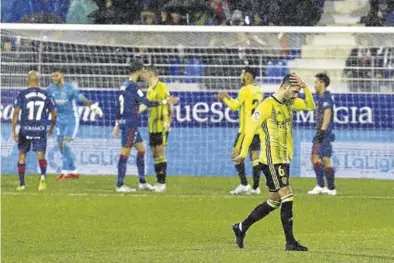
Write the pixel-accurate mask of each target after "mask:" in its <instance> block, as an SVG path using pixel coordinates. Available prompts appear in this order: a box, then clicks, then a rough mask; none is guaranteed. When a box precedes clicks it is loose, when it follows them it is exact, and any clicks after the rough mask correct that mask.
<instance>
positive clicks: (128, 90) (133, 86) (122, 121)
mask: <svg viewBox="0 0 394 263" xmlns="http://www.w3.org/2000/svg"><path fill="white" fill-rule="evenodd" d="M130 72H131V74H130V78H129V80H127V81H126V82H124V83H123V85H122V86H121V88H120V96H119V101H118V107H117V116H116V120H115V127H114V130H113V135H114V136H118V135H119V132H120V131H121V132H122V135H121V140H122V149H121V153H120V157H119V163H118V180H117V184H116V191H117V192H135V191H136V189H134V188H130V187H128V186H126V185H125V184H124V177H125V175H126V168H127V160H128V158H129V155H130V151H131V147H133V146H134V147H135V148H136V149H137V152H138V153H137V168H138V176H139V185H138V187H139V189H140V190H149V191H154V190H155V188H154V187H153V186H151V185H150V184H148V183H147V182H146V180H145V160H144V156H145V151H146V150H145V146H144V143H143V140H142V137H141V134H140V133H139V131H138V126H139V113H141V112H143V111H144V110H146V109H147V107H155V106H159V105H162V104H167V103H168V104H171V103H174V101H175V100H174V98H172V97H169V98H168V99H164V100H162V101H160V102H150V101H148V100H147V99H146V98H145V96H144V93H143V92H142V90H141V89H140V88H139V87H138V84H137V83H138V82H139V81H140V80H142V79H143V74H144V73H145V68H144V65H143V64H142V62H140V61H138V60H136V61H132V62H131V65H130Z"/></svg>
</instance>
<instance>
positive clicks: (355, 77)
mask: <svg viewBox="0 0 394 263" xmlns="http://www.w3.org/2000/svg"><path fill="white" fill-rule="evenodd" d="M363 44H364V45H363V47H360V48H353V49H352V51H351V53H350V56H349V57H348V59H347V60H346V67H345V69H344V73H345V75H346V77H348V78H349V80H348V83H349V90H350V91H371V88H372V82H371V78H372V77H373V75H374V74H373V71H374V69H373V66H374V65H373V64H372V63H373V62H372V61H373V57H374V56H375V55H376V49H374V48H369V47H368V46H369V45H367V44H366V43H363Z"/></svg>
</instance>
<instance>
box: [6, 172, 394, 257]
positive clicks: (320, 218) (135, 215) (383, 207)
mask: <svg viewBox="0 0 394 263" xmlns="http://www.w3.org/2000/svg"><path fill="white" fill-rule="evenodd" d="M1 179H2V186H1V190H2V195H1V201H2V206H1V212H2V217H1V219H2V240H1V241H2V242H1V248H2V251H1V254H2V255H1V256H2V262H4V263H8V262H18V263H19V262H24V263H25V262H29V263H30V262H39V263H45V262H51V263H53V262H56V263H58V262H59V263H61V262H72V263H78V262H84V263H86V262H106V263H109V262H117V263H119V262H122V263H123V262H204V263H208V262H226V263H227V262H248V263H249V262H297V263H303V262H335V263H337V262H357V263H359V262H394V249H393V241H394V238H393V236H394V227H393V226H394V209H393V208H394V181H378V180H355V179H339V180H337V186H338V189H339V195H338V196H336V197H332V196H307V195H306V191H307V190H308V189H309V188H311V187H313V185H314V180H312V179H293V180H292V184H293V189H294V192H295V204H294V224H295V235H296V238H297V239H300V240H301V243H302V244H305V245H307V246H308V247H309V249H310V251H309V252H306V253H305V252H286V251H284V237H283V231H282V227H281V223H280V217H279V211H275V212H273V213H272V214H270V215H269V216H268V217H266V218H265V219H263V220H262V221H260V222H258V223H257V224H255V225H254V226H253V227H252V228H251V229H250V231H249V232H248V235H247V237H246V240H245V249H243V250H240V249H238V248H237V247H236V245H235V243H234V236H233V233H232V231H231V228H230V227H231V225H232V224H233V223H234V222H237V221H240V220H241V219H243V218H244V217H245V216H247V215H248V213H249V212H250V211H251V210H252V209H253V208H254V207H255V206H256V205H258V204H259V203H260V202H261V201H263V200H265V199H266V198H267V196H268V195H267V194H266V193H265V192H264V194H262V195H261V196H239V197H233V196H229V195H228V194H227V193H228V190H231V189H232V188H233V187H234V186H236V185H237V182H238V181H237V178H236V177H223V178H219V177H169V178H168V185H167V187H168V191H167V192H166V193H136V194H127V195H123V194H117V193H115V192H114V181H115V177H108V176H87V177H82V178H81V179H80V180H72V181H62V182H57V181H56V179H55V177H54V176H50V177H49V178H48V187H49V188H48V190H47V191H46V192H43V193H38V192H37V184H38V177H37V176H27V185H28V187H29V188H28V189H27V190H26V191H24V192H21V193H19V192H16V190H15V187H16V185H17V181H18V179H17V177H16V176H9V175H3V176H1ZM126 179H127V180H128V182H133V183H134V184H133V183H130V184H131V185H135V181H136V178H135V177H127V178H126ZM149 180H150V181H151V182H152V181H153V178H151V177H150V178H149ZM262 183H263V182H262ZM263 188H264V187H263ZM264 189H265V188H264Z"/></svg>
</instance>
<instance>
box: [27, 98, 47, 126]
mask: <svg viewBox="0 0 394 263" xmlns="http://www.w3.org/2000/svg"><path fill="white" fill-rule="evenodd" d="M26 107H27V109H28V110H29V115H28V117H27V118H28V119H29V120H31V121H32V120H36V121H39V120H41V116H42V111H43V110H44V102H43V101H39V100H37V101H29V102H28V103H27V104H26Z"/></svg>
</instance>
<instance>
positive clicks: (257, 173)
mask: <svg viewBox="0 0 394 263" xmlns="http://www.w3.org/2000/svg"><path fill="white" fill-rule="evenodd" d="M260 172H261V171H260V166H259V160H254V161H253V189H257V187H259V185H260Z"/></svg>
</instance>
